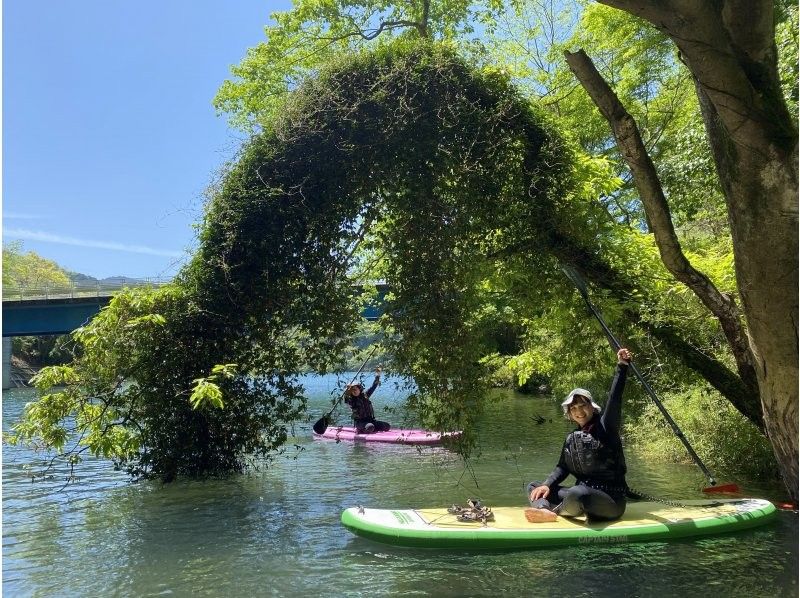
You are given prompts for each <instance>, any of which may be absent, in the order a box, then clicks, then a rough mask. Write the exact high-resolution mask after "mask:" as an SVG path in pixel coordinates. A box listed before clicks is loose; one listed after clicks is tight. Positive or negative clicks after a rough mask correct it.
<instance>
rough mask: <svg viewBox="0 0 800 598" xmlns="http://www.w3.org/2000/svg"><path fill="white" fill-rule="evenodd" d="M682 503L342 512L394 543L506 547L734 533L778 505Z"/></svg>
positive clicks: (349, 521) (374, 536) (761, 520)
mask: <svg viewBox="0 0 800 598" xmlns="http://www.w3.org/2000/svg"><path fill="white" fill-rule="evenodd" d="M681 504H682V506H679V507H678V506H669V505H665V504H662V503H658V502H631V503H629V504H628V508H627V509H626V511H625V515H624V516H623V517H622V519H619V520H617V521H612V522H602V523H599V522H598V523H587V522H586V521H585V520H584V519H580V518H579V519H568V518H565V517H559V518H558V520H557V521H555V522H552V523H529V522H528V521H527V519H525V507H498V508H495V509H492V514H493V516H494V520H493V521H488V522H486V523H481V522H479V521H466V522H464V521H459V520H458V519H457V517H456V515H454V514H451V513H448V510H447V509H366V508H363V507H352V508H349V509H346V510H345V511H344V512H343V513H342V523H343V524H344V526H345V527H346V528H347V529H349V530H350V531H351V532H353V533H355V534H357V535H359V536H362V537H364V538H369V539H370V540H375V541H377V542H382V543H384V544H394V545H396V546H413V547H417V548H457V549H478V550H482V549H503V548H541V547H548V546H568V545H576V544H620V543H626V542H647V541H651V540H657V541H663V540H670V539H672V538H685V537H688V536H703V535H710V534H720V533H726V532H734V531H738V530H743V529H747V528H751V527H756V526H759V525H763V524H765V523H768V522H769V521H771V520H772V519H773V518H774V517H775V513H776V510H775V506H774V505H773V504H772V503H771V502H769V501H766V500H761V499H757V498H748V499H736V500H719V501H711V500H692V501H682V503H681Z"/></svg>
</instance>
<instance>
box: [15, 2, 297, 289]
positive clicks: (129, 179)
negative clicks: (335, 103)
mask: <svg viewBox="0 0 800 598" xmlns="http://www.w3.org/2000/svg"><path fill="white" fill-rule="evenodd" d="M2 5H3V14H2V19H3V21H2V23H3V29H2V33H3V86H2V92H3V93H2V95H3V98H2V99H3V105H2V111H3V128H2V131H3V147H2V167H3V169H2V190H3V197H2V201H3V203H2V209H3V242H4V243H7V242H9V241H12V240H15V239H19V240H22V242H23V250H24V251H29V250H32V251H35V252H36V253H38V254H40V255H42V256H43V257H46V258H48V259H52V260H54V261H56V262H58V263H59V264H60V265H61V266H63V267H64V268H66V269H68V270H73V271H76V272H81V273H83V274H88V275H90V276H95V277H97V278H105V277H108V276H117V275H119V276H131V277H156V276H159V277H169V276H172V275H174V274H175V273H176V272H177V270H178V269H179V268H180V265H181V264H182V263H185V261H186V260H187V256H188V255H189V252H191V250H192V248H193V246H194V243H195V241H194V239H195V233H194V230H193V228H192V224H193V223H195V222H199V220H200V217H201V214H202V202H203V197H202V194H203V191H204V189H205V188H206V186H207V185H208V184H209V183H210V182H211V181H212V180H213V177H214V173H215V172H216V171H217V170H218V169H219V167H220V166H221V165H222V164H223V163H224V161H225V160H226V159H227V158H230V157H231V156H232V155H233V154H234V153H235V151H236V149H237V148H238V147H239V145H240V143H241V140H242V139H243V137H244V136H243V134H242V133H239V132H237V131H233V130H230V129H229V128H228V127H227V121H226V118H225V116H224V115H222V116H217V115H216V112H215V110H214V107H213V106H212V105H211V100H212V98H213V97H214V94H215V93H216V90H217V89H218V88H219V86H220V84H221V83H222V81H223V80H225V79H227V78H229V77H230V67H231V65H234V64H237V63H238V62H239V61H240V60H241V59H242V57H243V56H244V55H245V53H246V51H247V48H249V47H252V46H255V45H256V44H258V43H259V42H260V41H263V39H264V26H265V25H267V24H269V23H270V18H269V16H270V14H271V13H272V12H274V11H283V10H288V9H289V8H290V7H291V4H290V0H138V1H136V2H123V1H121V0H5V1H4V2H3V3H2Z"/></svg>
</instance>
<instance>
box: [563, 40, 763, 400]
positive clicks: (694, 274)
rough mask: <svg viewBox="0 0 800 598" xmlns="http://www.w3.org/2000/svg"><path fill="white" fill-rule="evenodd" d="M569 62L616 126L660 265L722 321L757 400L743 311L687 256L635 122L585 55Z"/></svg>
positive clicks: (572, 54)
mask: <svg viewBox="0 0 800 598" xmlns="http://www.w3.org/2000/svg"><path fill="white" fill-rule="evenodd" d="M564 56H565V57H566V60H567V64H569V67H570V70H571V71H572V72H573V73H574V74H575V76H576V77H577V78H578V80H579V81H580V83H581V85H583V87H584V89H586V91H587V93H588V94H589V96H590V97H591V98H592V100H593V101H594V103H595V105H597V107H598V108H599V109H600V112H601V113H602V115H603V116H604V117H605V119H606V120H607V121H608V123H609V125H611V129H612V131H613V133H614V138H615V139H616V141H617V145H618V146H619V150H620V153H621V154H622V156H623V158H624V159H625V162H626V163H627V164H628V167H629V168H630V170H631V173H632V175H633V181H634V184H635V185H636V189H637V190H638V191H639V196H640V198H641V200H642V204H643V205H644V209H645V212H646V213H647V220H648V222H649V224H650V226H651V230H652V231H653V234H654V236H655V240H656V245H657V246H658V251H659V253H660V255H661V261H662V262H664V265H665V266H666V267H667V269H668V270H669V271H670V272H671V273H672V274H673V275H674V276H675V278H676V279H678V280H679V281H680V282H682V283H683V284H685V285H686V286H687V287H689V288H690V289H691V290H692V292H694V294H695V295H696V296H697V297H698V298H699V299H700V301H702V302H703V305H705V306H706V307H707V308H708V309H709V310H710V311H711V313H712V314H714V316H715V317H716V318H717V320H718V321H719V323H720V325H721V326H722V330H723V332H724V334H725V338H726V339H727V341H728V345H729V346H730V348H731V351H732V352H733V355H734V358H735V359H736V365H737V369H738V371H739V375H740V376H741V378H742V381H743V382H744V384H745V387H746V388H749V389H751V390H752V392H753V394H754V396H758V383H757V379H756V372H755V369H754V365H753V364H754V360H753V355H752V352H751V350H750V346H749V343H748V340H747V336H746V334H745V332H744V328H743V326H742V320H741V315H740V313H739V309H738V307H737V306H736V303H735V301H734V300H733V297H731V296H730V295H728V294H726V293H720V292H719V290H718V289H717V288H716V287H715V286H714V283H712V282H711V280H710V279H709V278H708V277H707V276H706V275H705V274H703V273H702V272H699V271H698V270H697V269H696V268H694V266H692V265H691V263H690V262H689V260H688V259H687V258H686V256H685V255H684V254H683V250H682V248H681V246H680V241H679V240H678V236H677V234H676V233H675V228H674V226H673V225H672V215H671V213H670V209H669V204H668V203H667V199H666V197H665V196H664V190H663V189H662V187H661V182H660V180H659V178H658V173H657V172H656V168H655V165H654V164H653V161H652V159H651V158H650V155H649V154H648V153H647V149H646V148H645V146H644V142H643V141H642V137H641V135H640V133H639V129H638V127H637V125H636V121H635V120H634V119H633V117H632V116H631V115H630V114H629V113H628V111H627V110H626V109H625V107H624V106H623V105H622V102H620V101H619V98H618V97H617V96H616V94H615V93H614V91H613V90H612V89H611V87H610V86H609V85H608V83H606V81H605V80H604V79H603V77H602V76H601V75H600V73H599V72H598V71H597V69H596V68H595V66H594V63H593V62H592V60H591V58H589V56H587V55H586V53H585V52H584V51H583V50H578V51H577V52H569V51H565V52H564Z"/></svg>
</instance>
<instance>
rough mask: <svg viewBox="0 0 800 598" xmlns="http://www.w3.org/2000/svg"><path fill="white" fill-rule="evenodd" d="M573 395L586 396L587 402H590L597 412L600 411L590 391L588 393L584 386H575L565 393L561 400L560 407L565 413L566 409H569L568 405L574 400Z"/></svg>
mask: <svg viewBox="0 0 800 598" xmlns="http://www.w3.org/2000/svg"><path fill="white" fill-rule="evenodd" d="M575 397H586V398H587V399H589V402H590V403H591V404H592V407H593V408H594V410H595V411H596V412H597V413H600V411H602V408H601V407H600V405H598V404H597V403H595V402H594V399H593V398H592V393H590V392H589V391H588V390H586V389H585V388H576V389H574V390H573V391H572V392H571V393H569V394H568V395H567V398H566V399H564V400H563V401H562V402H561V408H562V409H563V410H564V413H565V414H566V413H567V411H569V406H570V405H571V404H572V401H574V400H575Z"/></svg>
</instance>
